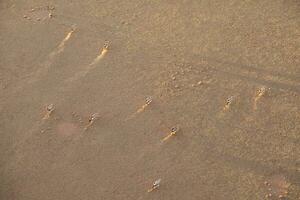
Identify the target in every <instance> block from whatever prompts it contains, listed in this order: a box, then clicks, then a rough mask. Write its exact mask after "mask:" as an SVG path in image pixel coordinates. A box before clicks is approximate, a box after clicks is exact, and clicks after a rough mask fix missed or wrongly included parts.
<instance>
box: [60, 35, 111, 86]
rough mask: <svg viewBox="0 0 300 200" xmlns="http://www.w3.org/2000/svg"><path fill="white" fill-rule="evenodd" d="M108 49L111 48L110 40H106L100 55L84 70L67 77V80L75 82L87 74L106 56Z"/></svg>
mask: <svg viewBox="0 0 300 200" xmlns="http://www.w3.org/2000/svg"><path fill="white" fill-rule="evenodd" d="M108 49H109V41H105V43H104V45H103V47H102V49H101V51H100V53H99V55H98V56H97V57H96V58H95V59H94V60H93V61H92V62H91V63H90V64H89V65H88V66H87V67H85V68H84V69H83V70H82V71H80V72H78V73H76V74H75V75H74V76H73V77H71V78H69V79H67V80H66V82H73V81H76V80H78V79H80V78H82V77H84V76H86V75H87V74H88V73H89V72H90V71H91V70H93V69H94V68H95V67H96V66H97V65H96V64H98V63H99V61H100V60H102V59H103V58H104V56H105V55H106V54H107V52H108Z"/></svg>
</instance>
